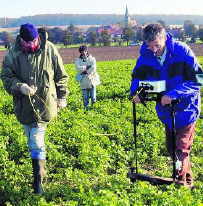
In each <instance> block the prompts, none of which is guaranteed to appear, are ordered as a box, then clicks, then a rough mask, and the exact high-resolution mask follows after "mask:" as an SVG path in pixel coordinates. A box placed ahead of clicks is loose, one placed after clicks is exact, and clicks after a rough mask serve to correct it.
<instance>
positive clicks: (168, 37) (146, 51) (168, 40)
mask: <svg viewBox="0 0 203 206" xmlns="http://www.w3.org/2000/svg"><path fill="white" fill-rule="evenodd" d="M166 47H167V51H169V52H170V53H173V52H174V40H173V37H172V35H171V34H170V33H166ZM140 55H143V56H148V55H150V56H151V55H153V56H154V54H153V52H152V51H151V50H150V49H148V47H147V45H146V43H145V42H144V43H143V44H142V46H141V48H140Z"/></svg>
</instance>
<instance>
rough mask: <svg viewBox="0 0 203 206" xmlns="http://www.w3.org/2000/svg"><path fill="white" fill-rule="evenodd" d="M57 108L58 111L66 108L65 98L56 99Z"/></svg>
mask: <svg viewBox="0 0 203 206" xmlns="http://www.w3.org/2000/svg"><path fill="white" fill-rule="evenodd" d="M57 106H58V108H59V109H63V108H64V107H66V106H67V102H66V99H65V98H63V99H57Z"/></svg>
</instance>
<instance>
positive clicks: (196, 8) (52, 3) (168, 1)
mask: <svg viewBox="0 0 203 206" xmlns="http://www.w3.org/2000/svg"><path fill="white" fill-rule="evenodd" d="M126 4H127V6H128V10H129V13H130V14H192V15H196V14H198V15H203V0H2V1H1V6H0V17H21V16H32V15H36V14H58V13H64V14H123V13H124V12H125V6H126Z"/></svg>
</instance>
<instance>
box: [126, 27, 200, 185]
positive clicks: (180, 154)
mask: <svg viewBox="0 0 203 206" xmlns="http://www.w3.org/2000/svg"><path fill="white" fill-rule="evenodd" d="M143 39H144V42H143V45H142V46H141V49H140V57H139V58H138V60H137V63H136V66H135V68H134V70H133V74H132V82H131V89H130V91H131V94H130V95H131V96H132V97H133V98H132V101H133V102H134V103H140V102H141V101H140V98H139V95H136V92H137V89H138V87H139V82H140V81H141V80H149V81H158V80H165V86H166V90H165V91H164V92H163V95H162V97H161V99H160V101H159V102H157V104H156V112H157V115H158V117H159V119H160V120H161V121H162V122H163V123H164V125H165V128H166V145H167V149H168V152H169V154H170V156H171V157H172V154H173V148H172V117H171V112H170V107H168V106H167V105H170V104H171V103H172V100H174V99H178V100H179V103H178V104H176V105H175V122H176V124H175V129H176V146H175V156H176V162H178V163H179V168H178V167H176V178H177V181H178V182H179V183H180V184H183V185H185V186H189V187H192V185H193V180H192V172H191V163H190V160H189V153H190V150H191V145H192V142H193V137H194V132H195V122H196V120H197V118H198V117H199V113H200V88H199V86H198V84H197V82H196V74H197V73H202V71H201V68H200V65H199V64H198V62H197V59H196V57H195V55H194V53H193V52H192V50H191V49H190V48H189V47H188V46H187V45H186V44H184V43H181V42H178V41H175V40H174V39H173V38H172V37H171V35H170V34H168V33H166V31H165V29H164V28H163V27H162V26H161V25H160V24H149V25H147V26H146V27H145V28H144V30H143ZM176 165H177V164H176Z"/></svg>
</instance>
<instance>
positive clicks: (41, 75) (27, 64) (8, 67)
mask: <svg viewBox="0 0 203 206" xmlns="http://www.w3.org/2000/svg"><path fill="white" fill-rule="evenodd" d="M40 41H41V43H40V49H39V50H38V51H37V52H35V53H31V54H27V53H24V52H23V51H22V49H21V46H20V37H19V36H17V38H16V42H15V44H14V45H13V46H12V47H11V48H10V49H9V51H8V53H7V55H6V56H5V58H4V61H3V65H2V72H1V79H2V81H3V85H4V88H5V89H6V91H7V92H8V93H9V94H11V95H12V96H13V102H14V111H15V114H16V117H17V119H18V120H19V121H20V122H21V123H22V124H32V123H47V122H49V121H50V120H51V119H52V118H54V117H55V116H56V115H57V99H63V98H65V97H66V95H67V79H68V76H67V74H66V72H65V70H64V66H63V62H62V59H61V57H60V55H59V53H58V51H57V49H56V48H55V46H54V45H53V44H52V43H51V42H49V41H48V40H47V38H46V36H41V35H40ZM22 83H26V84H28V85H29V86H35V87H37V91H36V93H35V94H34V96H31V97H29V96H26V95H23V94H21V92H20V86H21V85H22Z"/></svg>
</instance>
